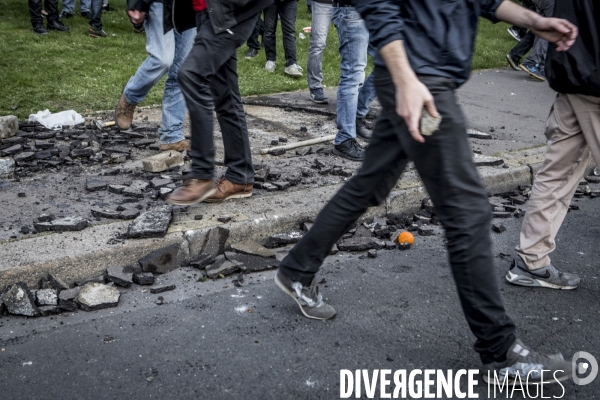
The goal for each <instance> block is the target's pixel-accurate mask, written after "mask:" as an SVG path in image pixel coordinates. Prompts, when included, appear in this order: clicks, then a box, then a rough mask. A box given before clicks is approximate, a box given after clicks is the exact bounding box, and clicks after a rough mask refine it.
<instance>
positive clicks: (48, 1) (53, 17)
mask: <svg viewBox="0 0 600 400" xmlns="http://www.w3.org/2000/svg"><path fill="white" fill-rule="evenodd" d="M44 9H45V10H46V12H47V13H48V16H47V17H46V19H47V20H48V23H49V24H50V23H52V22H54V21H60V17H59V16H58V0H44Z"/></svg>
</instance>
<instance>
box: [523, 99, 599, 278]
mask: <svg viewBox="0 0 600 400" xmlns="http://www.w3.org/2000/svg"><path fill="white" fill-rule="evenodd" d="M546 138H547V139H548V146H547V148H546V158H545V159H544V164H543V165H542V168H541V169H540V170H539V172H538V173H537V175H536V177H535V181H534V182H533V189H532V192H531V198H530V200H529V205H528V206H527V213H526V214H525V219H524V221H523V226H522V227H521V237H520V244H519V246H517V254H519V255H520V256H521V258H522V259H523V261H525V264H526V265H527V267H528V268H529V269H537V268H542V267H545V266H547V265H549V264H550V257H548V254H550V253H551V252H552V251H554V248H555V247H556V244H555V241H554V239H555V238H556V234H557V233H558V229H559V228H560V225H561V224H562V222H563V220H564V218H565V215H566V214H567V211H568V209H569V203H570V202H571V199H572V198H573V195H574V193H575V190H576V189H577V186H578V185H579V182H580V180H581V178H582V177H583V174H584V173H585V169H586V166H587V162H588V159H589V157H590V152H591V154H592V156H593V157H594V161H595V162H596V165H599V166H600V97H592V96H583V95H576V94H558V95H557V96H556V100H555V101H554V105H553V106H552V109H551V111H550V115H549V116H548V121H547V122H546Z"/></svg>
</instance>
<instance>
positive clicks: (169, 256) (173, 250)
mask: <svg viewBox="0 0 600 400" xmlns="http://www.w3.org/2000/svg"><path fill="white" fill-rule="evenodd" d="M180 247H181V244H179V243H173V244H172V245H170V246H167V247H163V248H162V249H159V250H156V251H153V252H152V253H150V254H148V255H146V256H144V257H142V258H140V260H139V261H138V262H139V263H140V266H141V267H142V270H143V271H144V272H152V273H158V274H166V273H167V272H171V271H173V270H175V269H177V268H179V261H180V260H178V258H177V254H179V249H180Z"/></svg>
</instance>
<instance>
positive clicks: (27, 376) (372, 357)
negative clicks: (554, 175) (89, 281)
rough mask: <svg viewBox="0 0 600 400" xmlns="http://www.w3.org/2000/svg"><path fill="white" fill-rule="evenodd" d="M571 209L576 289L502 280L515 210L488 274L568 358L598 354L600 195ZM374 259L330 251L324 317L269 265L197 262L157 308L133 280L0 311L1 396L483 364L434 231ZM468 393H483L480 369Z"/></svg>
mask: <svg viewBox="0 0 600 400" xmlns="http://www.w3.org/2000/svg"><path fill="white" fill-rule="evenodd" d="M576 204H578V205H579V206H580V207H581V209H580V210H578V211H572V212H570V213H569V214H568V216H567V219H566V221H565V223H564V225H563V228H562V230H561V232H560V234H559V237H558V249H557V251H556V252H555V254H554V255H553V261H554V262H555V264H556V265H557V266H559V267H560V268H563V269H565V270H567V271H572V272H576V273H579V274H580V275H581V276H582V278H583V281H582V285H581V287H580V288H579V289H577V290H573V291H557V290H549V289H539V290H532V289H527V288H522V287H515V286H510V285H509V284H507V283H506V282H505V281H504V280H503V276H504V274H505V272H506V269H507V268H508V265H509V262H510V257H502V256H501V255H500V253H504V254H512V253H513V248H514V246H515V244H516V243H517V239H518V232H519V229H520V224H521V222H522V219H508V220H503V221H500V222H502V223H504V225H505V226H506V228H507V231H506V232H504V233H502V234H497V233H492V236H493V239H494V254H495V255H496V256H497V258H496V266H495V268H496V271H497V276H498V279H501V280H502V281H501V283H500V286H501V289H502V292H503V293H504V297H505V301H506V306H507V309H508V310H509V313H510V315H511V316H512V317H513V318H514V320H515V321H516V323H517V326H518V334H519V336H520V338H521V339H522V340H523V341H524V342H525V343H527V344H529V345H530V346H532V347H535V348H537V349H539V350H541V351H544V352H548V353H554V352H558V351H560V352H562V353H563V354H564V355H565V358H568V359H570V358H571V356H572V354H574V353H575V352H578V351H586V352H589V353H591V354H592V355H595V356H596V357H600V344H599V341H598V337H599V335H600V334H599V332H598V331H599V329H598V328H599V326H600V323H599V317H600V314H599V313H600V308H599V307H598V302H599V299H600V281H599V279H598V276H599V275H600V272H599V271H598V259H599V257H598V256H599V254H600V251H599V248H600V246H599V245H600V227H599V226H598V223H597V221H598V215H599V214H600V200H598V199H596V200H581V201H578V202H576ZM378 254H379V255H378V257H377V258H376V259H369V258H364V259H359V256H360V254H347V253H346V254H341V253H340V254H339V255H337V256H332V257H329V258H328V259H327V262H326V264H325V265H324V266H323V269H322V272H321V273H320V276H319V277H320V278H324V279H325V280H326V283H325V284H324V285H322V286H323V287H322V292H323V293H324V296H325V297H326V298H327V300H328V301H329V302H330V303H331V304H332V305H333V306H334V307H336V309H337V311H338V315H337V317H336V318H335V319H333V320H331V321H326V322H319V321H314V320H308V319H306V318H304V317H302V316H301V314H300V313H299V311H298V309H297V307H296V305H295V304H294V303H293V302H292V301H291V299H289V298H288V297H287V296H285V295H284V294H283V293H282V292H280V291H279V289H278V288H276V286H275V285H274V284H273V282H272V276H273V273H272V272H269V273H263V274H260V275H256V274H255V275H254V276H252V277H246V281H245V284H244V286H243V287H242V288H235V287H234V286H233V285H232V284H231V279H226V280H220V281H217V282H205V283H200V282H196V276H199V274H198V273H197V272H195V271H193V270H182V271H179V272H177V273H176V274H173V275H171V276H170V277H164V278H163V281H164V282H167V281H168V280H169V279H170V280H171V281H177V282H178V289H177V290H176V291H174V292H168V293H164V294H163V296H164V298H165V304H163V305H156V304H155V300H156V298H157V297H158V295H150V294H149V293H147V292H144V289H143V288H142V287H137V286H136V287H134V288H132V289H130V290H129V291H128V292H127V293H125V294H124V295H123V297H122V300H121V304H120V305H119V307H118V308H113V309H108V310H102V311H97V312H91V313H86V312H83V311H80V312H77V313H74V314H69V313H67V314H62V315H60V316H56V317H52V318H50V317H47V318H38V319H25V318H17V317H2V318H0V398H1V399H56V398H60V399H152V398H155V399H335V398H339V396H340V370H341V369H348V370H356V369H367V370H370V371H371V372H372V370H374V369H390V370H392V371H394V370H400V369H406V370H408V371H409V372H410V371H411V370H414V369H442V370H446V369H452V370H454V371H457V370H459V369H478V368H480V364H479V359H478V356H477V354H476V353H475V352H474V351H473V350H472V344H473V342H474V337H473V336H472V334H471V333H470V331H469V329H468V327H467V325H466V322H465V320H464V317H463V315H462V313H461V310H460V307H459V303H458V297H457V295H456V291H455V287H454V283H453V279H452V275H451V272H450V269H449V266H448V262H447V257H446V251H445V247H444V240H443V238H442V237H441V236H434V237H418V236H417V238H416V243H415V245H414V246H413V248H412V249H410V250H408V251H404V252H402V251H399V250H393V251H392V250H387V251H386V250H380V251H379V252H378ZM225 287H226V288H225ZM463 389H464V387H463ZM599 389H600V379H596V381H595V382H593V383H592V384H590V385H587V386H577V385H575V384H574V383H573V382H572V381H568V382H565V383H564V392H563V389H562V388H561V386H559V385H548V386H546V387H545V389H544V393H543V394H544V396H546V397H548V396H549V397H553V396H556V397H562V398H565V399H591V398H596V397H598V396H599V395H598V393H599ZM475 391H476V393H478V394H479V398H488V387H487V385H485V384H484V383H483V382H482V381H481V377H480V378H479V385H478V386H477V387H476V388H475ZM378 393H379V392H377V395H376V396H375V397H376V398H377V397H379V394H378ZM531 393H532V395H533V394H535V392H533V391H532V392H531ZM563 393H564V396H563ZM362 395H363V398H366V396H365V392H364V391H363V392H362ZM352 398H354V396H353V397H352ZM497 398H507V395H506V393H505V394H503V395H498V396H497ZM512 398H523V395H522V394H521V392H516V393H515V394H514V396H513V397H512ZM537 398H540V397H539V396H538V397H537Z"/></svg>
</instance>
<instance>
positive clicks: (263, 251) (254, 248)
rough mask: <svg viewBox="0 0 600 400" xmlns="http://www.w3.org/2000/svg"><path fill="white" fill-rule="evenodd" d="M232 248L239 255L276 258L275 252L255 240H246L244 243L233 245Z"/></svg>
mask: <svg viewBox="0 0 600 400" xmlns="http://www.w3.org/2000/svg"><path fill="white" fill-rule="evenodd" d="M231 248H232V249H233V251H235V252H237V253H242V254H248V255H251V256H259V257H264V258H275V252H274V251H273V250H271V249H267V248H266V247H264V246H263V245H261V244H259V243H257V242H255V241H253V240H244V241H242V242H237V243H234V244H232V245H231Z"/></svg>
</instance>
